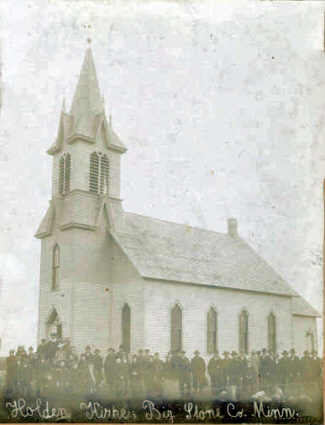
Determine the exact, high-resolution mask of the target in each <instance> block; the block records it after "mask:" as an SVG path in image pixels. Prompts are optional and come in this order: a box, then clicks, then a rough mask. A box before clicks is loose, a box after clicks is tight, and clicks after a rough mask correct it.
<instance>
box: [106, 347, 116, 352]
mask: <svg viewBox="0 0 325 425" xmlns="http://www.w3.org/2000/svg"><path fill="white" fill-rule="evenodd" d="M107 351H109V352H111V353H115V350H114V348H112V347H110V348H109V349H108V350H107Z"/></svg>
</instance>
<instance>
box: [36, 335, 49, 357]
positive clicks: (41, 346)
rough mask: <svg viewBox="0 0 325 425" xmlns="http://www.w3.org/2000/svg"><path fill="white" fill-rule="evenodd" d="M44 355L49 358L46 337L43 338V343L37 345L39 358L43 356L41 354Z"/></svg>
mask: <svg viewBox="0 0 325 425" xmlns="http://www.w3.org/2000/svg"><path fill="white" fill-rule="evenodd" d="M42 355H44V356H45V358H47V344H46V339H45V338H42V339H41V343H40V344H39V345H38V347H37V356H38V358H41V356H42Z"/></svg>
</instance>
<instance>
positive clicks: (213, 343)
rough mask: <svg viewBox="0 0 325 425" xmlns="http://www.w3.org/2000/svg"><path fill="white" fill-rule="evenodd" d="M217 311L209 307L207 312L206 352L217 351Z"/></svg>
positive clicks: (212, 352)
mask: <svg viewBox="0 0 325 425" xmlns="http://www.w3.org/2000/svg"><path fill="white" fill-rule="evenodd" d="M217 317H218V316H217V312H216V310H215V309H214V308H213V307H211V308H210V310H209V311H208V314H207V348H208V354H214V353H215V352H216V351H217V332H218V329H217Z"/></svg>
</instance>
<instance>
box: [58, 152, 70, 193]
mask: <svg viewBox="0 0 325 425" xmlns="http://www.w3.org/2000/svg"><path fill="white" fill-rule="evenodd" d="M70 174H71V156H70V154H69V153H65V154H63V155H62V156H61V158H60V161H59V194H60V195H61V196H63V195H66V194H67V193H69V191H70Z"/></svg>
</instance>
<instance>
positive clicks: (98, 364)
mask: <svg viewBox="0 0 325 425" xmlns="http://www.w3.org/2000/svg"><path fill="white" fill-rule="evenodd" d="M93 365H94V378H95V383H96V390H97V391H98V389H99V387H100V384H101V383H102V380H103V374H102V369H103V358H102V357H101V355H100V350H99V349H98V348H96V350H95V351H94V354H93Z"/></svg>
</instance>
